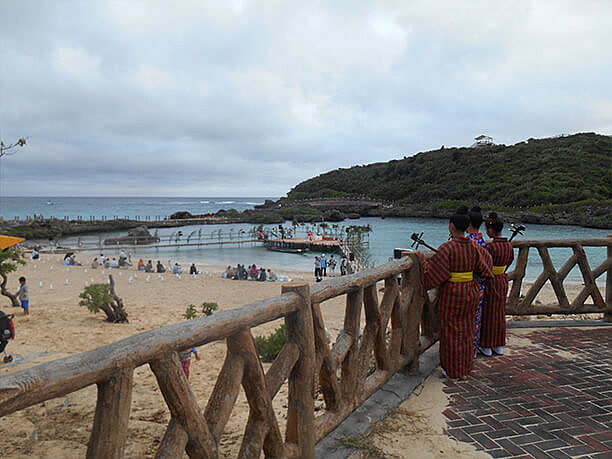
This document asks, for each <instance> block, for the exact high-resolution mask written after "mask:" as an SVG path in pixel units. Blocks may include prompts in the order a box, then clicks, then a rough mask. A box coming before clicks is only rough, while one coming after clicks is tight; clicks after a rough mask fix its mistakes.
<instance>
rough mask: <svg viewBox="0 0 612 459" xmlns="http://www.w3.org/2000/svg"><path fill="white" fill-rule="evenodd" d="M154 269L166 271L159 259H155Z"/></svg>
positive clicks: (161, 271) (160, 271)
mask: <svg viewBox="0 0 612 459" xmlns="http://www.w3.org/2000/svg"><path fill="white" fill-rule="evenodd" d="M155 268H156V271H157V272H158V273H165V272H166V268H164V265H162V263H161V261H159V260H157V266H156V267H155Z"/></svg>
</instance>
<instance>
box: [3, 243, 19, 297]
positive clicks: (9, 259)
mask: <svg viewBox="0 0 612 459" xmlns="http://www.w3.org/2000/svg"><path fill="white" fill-rule="evenodd" d="M18 265H25V261H24V260H23V259H22V257H21V253H20V252H19V250H17V249H16V248H14V247H13V248H10V249H8V250H4V251H1V252H0V277H2V283H1V284H0V293H1V294H2V295H4V296H5V297H7V298H8V299H9V300H11V305H12V306H15V307H19V306H20V305H19V300H18V299H17V296H16V295H14V294H13V293H11V292H9V291H8V290H7V289H6V284H7V282H8V275H9V274H10V273H12V272H13V271H15V270H16V269H17V266H18Z"/></svg>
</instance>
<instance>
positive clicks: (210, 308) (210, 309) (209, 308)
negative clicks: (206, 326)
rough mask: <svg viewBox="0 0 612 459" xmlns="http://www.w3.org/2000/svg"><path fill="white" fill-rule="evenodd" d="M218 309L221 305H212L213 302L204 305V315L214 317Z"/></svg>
mask: <svg viewBox="0 0 612 459" xmlns="http://www.w3.org/2000/svg"><path fill="white" fill-rule="evenodd" d="M217 309H219V305H218V304H217V303H212V302H204V303H202V314H204V315H205V316H210V315H213V314H214V312H215V311H216V310H217Z"/></svg>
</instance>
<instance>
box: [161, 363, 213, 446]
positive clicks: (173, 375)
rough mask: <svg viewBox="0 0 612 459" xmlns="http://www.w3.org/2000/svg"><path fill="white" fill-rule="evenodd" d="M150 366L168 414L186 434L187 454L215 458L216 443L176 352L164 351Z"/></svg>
mask: <svg viewBox="0 0 612 459" xmlns="http://www.w3.org/2000/svg"><path fill="white" fill-rule="evenodd" d="M150 366H151V370H153V374H155V378H156V379H157V383H158V385H159V389H160V390H161V393H162V395H163V397H164V400H165V401H166V404H167V405H168V408H169V409H170V414H171V415H172V417H173V418H174V419H175V420H176V422H177V423H178V424H179V425H180V426H181V428H182V429H183V430H184V431H185V432H186V433H187V437H188V440H187V448H186V449H187V454H189V457H217V442H216V441H215V439H214V438H213V436H212V434H211V433H210V430H209V429H208V424H207V423H206V420H205V419H204V416H202V413H201V412H200V408H199V407H198V404H197V402H196V398H195V395H194V394H193V392H192V391H191V387H190V386H189V382H188V381H187V376H185V372H184V371H183V367H182V366H181V363H180V362H179V358H178V354H177V353H176V352H170V353H167V354H165V355H164V356H163V357H161V358H160V359H159V360H154V361H153V362H151V363H150Z"/></svg>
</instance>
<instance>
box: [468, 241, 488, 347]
mask: <svg viewBox="0 0 612 459" xmlns="http://www.w3.org/2000/svg"><path fill="white" fill-rule="evenodd" d="M468 237H469V238H470V239H471V240H472V241H474V242H475V243H476V244H478V245H480V247H482V248H483V249H485V250H486V248H487V243H486V241H485V240H484V237H483V236H482V233H469V234H468ZM478 286H479V287H480V291H479V297H478V310H477V311H476V333H475V334H474V357H475V356H476V355H478V346H479V344H480V323H481V322H482V305H483V304H484V291H485V284H484V280H483V281H482V282H480V283H479V284H478Z"/></svg>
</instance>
